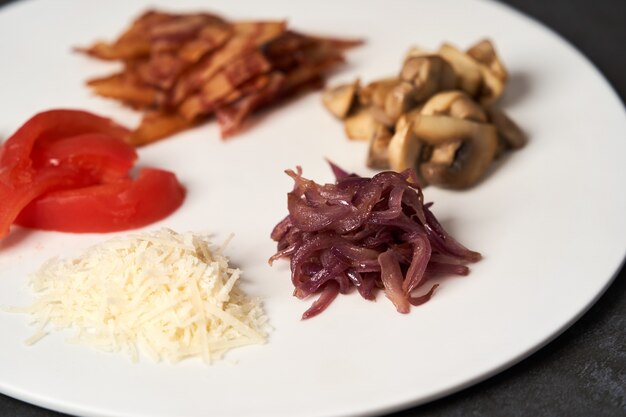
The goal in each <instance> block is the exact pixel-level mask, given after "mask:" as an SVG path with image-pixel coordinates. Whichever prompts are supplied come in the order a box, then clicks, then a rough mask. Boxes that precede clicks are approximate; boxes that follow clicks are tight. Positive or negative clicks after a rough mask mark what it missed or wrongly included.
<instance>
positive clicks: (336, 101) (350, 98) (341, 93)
mask: <svg viewBox="0 0 626 417" xmlns="http://www.w3.org/2000/svg"><path fill="white" fill-rule="evenodd" d="M358 88H359V80H358V79H357V80H355V81H354V82H353V83H352V84H345V85H340V86H337V87H334V88H330V89H327V90H325V91H324V94H323V95H322V102H323V103H324V106H326V108H327V109H328V111H330V112H331V113H332V114H333V115H335V116H336V117H338V118H340V119H345V118H346V116H347V115H348V113H349V112H350V109H351V108H352V106H353V104H354V101H355V100H354V99H355V97H356V92H357V90H358Z"/></svg>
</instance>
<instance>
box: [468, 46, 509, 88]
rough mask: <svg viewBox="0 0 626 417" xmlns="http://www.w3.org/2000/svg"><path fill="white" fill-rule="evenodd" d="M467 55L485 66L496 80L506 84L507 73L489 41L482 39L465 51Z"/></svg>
mask: <svg viewBox="0 0 626 417" xmlns="http://www.w3.org/2000/svg"><path fill="white" fill-rule="evenodd" d="M467 54H468V55H469V56H471V57H472V58H474V59H475V60H476V61H477V62H479V63H481V64H482V65H484V66H486V67H487V68H488V69H489V70H490V71H491V72H492V73H493V75H495V76H496V77H497V78H499V79H500V80H502V82H506V80H507V78H508V72H507V70H506V67H505V66H504V63H503V62H502V60H501V59H500V57H499V56H498V54H497V52H496V48H495V46H494V45H493V43H492V42H491V41H490V40H489V39H483V40H482V41H480V42H478V43H476V44H475V45H474V46H472V47H470V48H469V49H468V50H467Z"/></svg>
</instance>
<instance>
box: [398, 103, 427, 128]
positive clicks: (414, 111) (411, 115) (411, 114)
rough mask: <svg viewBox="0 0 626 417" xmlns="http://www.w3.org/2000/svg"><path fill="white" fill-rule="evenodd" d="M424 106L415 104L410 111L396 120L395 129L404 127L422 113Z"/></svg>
mask: <svg viewBox="0 0 626 417" xmlns="http://www.w3.org/2000/svg"><path fill="white" fill-rule="evenodd" d="M422 108H423V106H422V105H418V106H415V107H413V108H412V109H411V110H409V111H408V112H406V113H404V114H403V115H402V116H400V117H399V118H398V120H397V121H396V127H395V131H398V130H400V129H404V126H406V124H407V123H409V121H410V120H413V118H414V117H415V116H417V115H419V114H420V112H421V111H422Z"/></svg>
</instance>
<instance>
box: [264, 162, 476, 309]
mask: <svg viewBox="0 0 626 417" xmlns="http://www.w3.org/2000/svg"><path fill="white" fill-rule="evenodd" d="M331 167H332V169H333V172H334V174H335V177H336V183H335V184H324V185H320V184H317V183H315V182H314V181H311V180H309V179H306V178H304V177H303V176H302V170H301V168H300V167H298V168H297V170H296V172H294V171H292V170H287V171H285V172H286V173H287V175H289V176H290V177H291V178H293V180H294V182H295V184H294V188H293V190H292V191H291V192H290V193H288V195H287V207H288V210H289V215H288V216H287V217H285V218H284V219H283V220H282V221H281V222H280V223H278V224H277V225H276V226H275V227H274V230H273V231H272V234H271V237H272V239H273V240H275V241H276V242H278V244H277V252H276V253H275V254H274V255H273V256H272V257H271V258H270V260H269V262H270V264H272V262H273V261H275V260H276V259H280V258H288V259H290V261H291V280H292V282H293V285H294V286H295V291H294V295H295V296H296V297H298V298H300V299H304V298H307V297H309V296H311V295H313V294H319V297H318V299H317V300H316V301H315V302H313V304H312V305H311V307H310V308H309V309H308V310H307V311H305V313H304V314H303V315H302V318H303V319H307V318H311V317H313V316H316V315H317V314H319V313H321V312H322V311H324V310H325V309H326V307H328V305H330V303H331V302H332V301H333V300H334V299H335V298H336V297H337V295H338V294H339V293H341V294H347V293H349V292H351V291H352V290H353V288H354V287H356V290H357V291H358V293H359V294H360V295H361V296H362V297H363V298H365V299H366V300H374V299H375V298H376V292H377V291H378V290H379V289H383V290H384V292H385V295H386V296H387V298H389V300H391V302H392V303H393V304H394V305H395V307H396V309H397V310H398V312H400V313H408V312H409V311H410V309H411V305H414V306H418V305H420V304H423V303H425V302H426V301H428V300H429V299H430V298H431V297H432V295H433V293H434V291H435V289H436V288H437V285H438V284H434V285H431V286H430V288H429V289H428V290H426V291H424V290H423V289H422V288H423V287H424V286H426V283H427V282H428V281H429V280H430V279H431V278H433V277H437V276H440V275H447V274H454V275H467V274H468V273H469V268H468V267H467V266H465V264H466V263H468V262H476V261H478V260H480V258H481V255H480V253H478V252H474V251H471V250H469V249H467V248H466V247H464V246H463V245H461V244H460V243H459V242H457V241H456V240H455V239H454V238H453V237H451V236H450V235H449V234H448V233H447V232H446V231H445V230H444V229H443V227H442V226H441V224H439V222H438V221H437V219H436V218H435V216H434V215H433V213H432V212H431V211H430V207H431V206H432V203H427V204H424V196H423V194H422V190H421V188H420V186H419V185H418V180H417V177H416V175H415V171H413V170H412V169H409V170H406V171H404V172H402V173H397V172H393V171H385V172H381V173H379V174H376V175H375V176H374V177H372V178H364V177H360V176H358V175H355V174H348V173H347V172H345V171H343V170H342V169H341V168H339V167H337V166H335V165H333V164H331ZM419 290H422V291H419ZM418 292H419V293H420V294H416V293H418Z"/></svg>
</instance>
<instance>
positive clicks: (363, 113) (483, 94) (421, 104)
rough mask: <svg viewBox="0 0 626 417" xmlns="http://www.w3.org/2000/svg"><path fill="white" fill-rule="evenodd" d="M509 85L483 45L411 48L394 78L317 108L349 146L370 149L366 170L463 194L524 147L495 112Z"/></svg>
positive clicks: (338, 94) (356, 85)
mask: <svg viewBox="0 0 626 417" xmlns="http://www.w3.org/2000/svg"><path fill="white" fill-rule="evenodd" d="M507 78H508V73H507V70H506V68H505V66H504V64H503V63H502V61H501V59H500V58H499V56H498V54H497V53H496V50H495V47H494V46H493V44H492V43H491V42H490V41H489V40H483V41H480V42H478V43H477V44H475V45H473V46H472V47H470V48H469V49H468V50H467V51H462V50H460V49H459V48H457V47H455V46H454V45H452V44H449V43H444V44H442V45H441V47H440V48H439V50H438V51H437V52H436V53H433V52H429V51H426V50H423V49H420V48H416V47H414V48H411V49H410V50H409V52H408V53H407V54H406V56H405V58H404V62H403V64H402V67H401V68H400V71H399V72H398V75H396V76H394V77H389V78H384V79H380V80H375V81H373V82H370V83H369V84H365V85H361V83H360V82H359V80H357V81H355V82H353V83H351V84H347V85H342V86H338V87H334V88H332V89H329V90H327V91H326V93H325V94H324V98H323V102H324V105H325V106H326V107H327V108H328V110H329V111H330V112H331V113H332V114H333V115H335V116H336V117H338V118H340V119H342V120H344V124H345V130H346V134H347V135H348V137H349V138H350V139H355V140H363V141H368V142H369V152H368V157H367V166H368V167H370V168H374V169H389V168H391V169H393V170H394V171H397V172H402V171H404V170H405V169H408V168H416V171H417V172H418V174H419V175H420V176H421V180H422V181H423V182H424V184H433V185H437V186H440V187H445V188H453V189H463V188H468V187H471V186H472V185H474V184H476V183H477V182H478V181H479V180H480V179H481V178H482V177H483V176H484V175H485V173H486V172H487V170H488V169H489V167H490V165H491V163H492V161H493V160H494V159H495V158H497V157H498V155H500V154H501V153H502V152H504V151H506V150H510V149H519V148H521V147H522V146H524V144H525V143H526V137H525V136H524V133H523V132H522V130H521V129H520V128H519V127H518V126H517V125H516V124H515V122H513V120H511V119H510V118H509V117H508V116H507V115H506V114H505V113H504V112H503V111H502V110H500V109H498V108H496V107H495V106H494V103H496V101H497V100H498V99H499V98H500V96H501V95H502V94H503V92H504V87H505V85H506V81H507Z"/></svg>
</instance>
